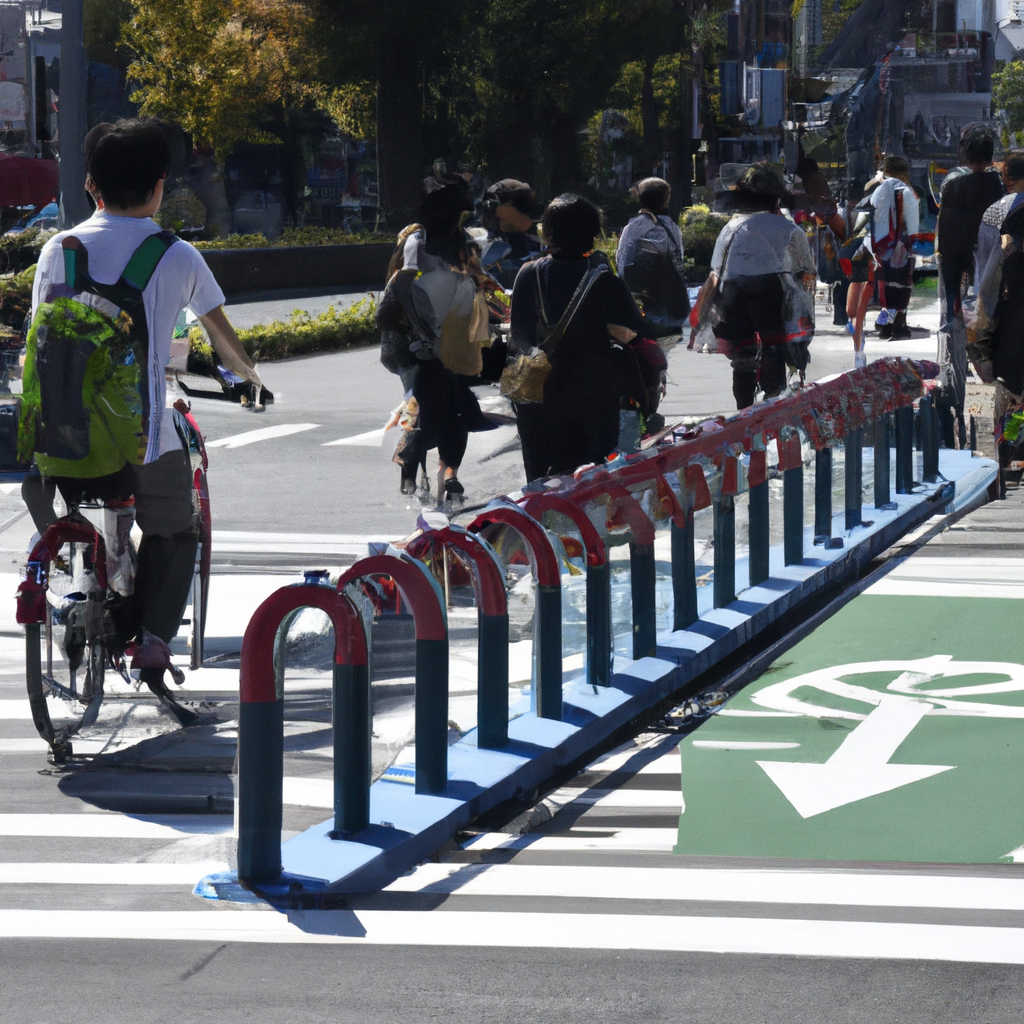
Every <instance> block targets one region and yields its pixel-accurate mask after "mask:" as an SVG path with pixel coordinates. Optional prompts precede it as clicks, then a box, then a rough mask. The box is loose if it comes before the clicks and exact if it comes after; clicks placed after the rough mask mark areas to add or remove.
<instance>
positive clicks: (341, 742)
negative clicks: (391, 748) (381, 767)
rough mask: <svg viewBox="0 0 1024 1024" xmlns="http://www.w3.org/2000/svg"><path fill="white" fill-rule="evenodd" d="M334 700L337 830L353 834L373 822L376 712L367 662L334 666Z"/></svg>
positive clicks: (335, 821)
mask: <svg viewBox="0 0 1024 1024" xmlns="http://www.w3.org/2000/svg"><path fill="white" fill-rule="evenodd" d="M332 702H333V706H332V712H331V721H332V724H333V731H334V765H335V770H334V830H335V831H336V832H338V833H347V834H353V833H356V832H361V831H362V830H363V829H364V828H366V827H367V825H369V824H370V775H371V768H370V765H371V754H370V734H371V732H372V728H373V711H372V706H371V701H370V676H369V672H368V668H367V666H366V665H335V666H334V685H333V689H332Z"/></svg>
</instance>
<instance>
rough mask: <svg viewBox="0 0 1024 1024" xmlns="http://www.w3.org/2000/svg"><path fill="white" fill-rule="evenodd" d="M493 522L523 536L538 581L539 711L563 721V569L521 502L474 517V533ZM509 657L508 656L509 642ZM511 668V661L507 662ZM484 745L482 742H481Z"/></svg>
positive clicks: (497, 506) (541, 715) (542, 715)
mask: <svg viewBox="0 0 1024 1024" xmlns="http://www.w3.org/2000/svg"><path fill="white" fill-rule="evenodd" d="M489 525H495V526H508V527H509V528H511V529H512V530H515V531H516V533H517V534H519V536H520V537H521V538H522V539H523V542H524V543H525V544H526V547H527V550H528V551H529V552H530V564H531V566H532V567H533V573H534V578H535V579H536V581H537V590H536V595H537V596H536V610H535V623H536V630H535V633H534V654H535V657H536V662H537V701H536V705H537V706H536V713H537V716H538V717H539V718H551V719H554V720H555V721H559V722H560V721H561V720H562V582H561V570H560V567H559V564H558V558H557V557H556V555H555V551H554V548H553V547H552V546H551V541H550V540H549V538H548V534H547V531H546V530H545V529H544V527H543V526H541V524H540V523H538V522H537V520H536V519H534V518H533V516H531V515H529V514H528V513H527V512H526V511H524V510H523V509H522V508H520V507H519V506H518V505H515V504H513V503H512V502H509V501H502V502H500V503H498V504H495V505H493V506H492V507H490V508H488V509H487V510H486V511H484V512H481V513H480V515H478V516H477V517H476V519H474V520H473V522H472V523H471V524H470V525H469V530H470V531H471V532H474V533H477V532H479V531H480V530H483V529H484V528H485V527H487V526H489ZM505 656H506V659H507V657H508V653H507V645H506V655H505ZM506 667H507V662H506ZM507 707H508V697H507V694H506V697H505V708H506V713H505V723H504V735H505V737H506V742H507V736H508V714H507ZM482 735H483V734H482V733H481V736H482ZM478 742H479V743H480V745H481V746H483V745H484V744H483V742H482V741H478ZM502 745H504V743H502Z"/></svg>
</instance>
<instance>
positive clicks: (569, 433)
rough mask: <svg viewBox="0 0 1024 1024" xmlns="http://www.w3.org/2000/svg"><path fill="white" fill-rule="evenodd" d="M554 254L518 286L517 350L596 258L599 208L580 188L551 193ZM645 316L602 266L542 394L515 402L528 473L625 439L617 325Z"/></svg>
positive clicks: (632, 327)
mask: <svg viewBox="0 0 1024 1024" xmlns="http://www.w3.org/2000/svg"><path fill="white" fill-rule="evenodd" d="M541 228H542V231H543V236H544V243H545V245H546V246H547V252H548V254H547V255H546V256H543V257H541V258H540V259H537V260H533V261H531V262H530V263H527V264H525V265H524V266H523V268H522V270H520V271H519V276H518V277H517V278H516V283H515V288H514V289H513V292H512V338H511V348H512V351H513V353H514V354H528V353H529V352H531V351H532V350H533V349H534V348H536V347H537V346H538V344H539V343H540V342H542V341H543V338H544V336H545V335H546V333H547V332H546V330H545V324H547V325H551V326H554V325H555V324H557V323H558V321H559V319H560V318H561V316H562V314H563V313H564V312H565V310H566V309H567V307H568V306H569V304H570V302H571V301H572V297H573V295H574V294H575V292H576V289H577V287H578V286H579V284H580V282H581V281H582V280H583V278H584V275H586V274H588V273H589V272H590V271H591V270H592V268H593V267H594V266H595V261H594V260H592V259H590V258H588V255H589V254H590V253H591V250H592V249H593V248H594V240H595V239H596V238H597V236H598V235H599V234H600V232H601V217H600V214H599V213H598V212H597V209H596V208H595V207H594V206H593V205H592V204H591V203H589V202H588V201H587V200H586V199H584V198H583V197H582V196H578V195H572V194H565V195H561V196H559V197H558V198H557V199H554V200H552V202H551V203H550V205H549V206H548V208H547V209H546V210H545V211H544V217H543V219H542V221H541ZM643 329H644V320H643V317H642V315H641V314H640V311H639V310H638V309H637V307H636V303H635V302H634V301H633V297H632V296H631V295H630V293H629V290H628V289H627V288H626V286H625V284H624V283H623V282H622V281H621V280H620V279H619V278H617V277H616V276H615V275H614V274H612V273H611V272H610V271H608V270H607V267H605V269H604V271H603V272H602V273H599V274H598V275H597V277H596V278H595V280H594V283H593V285H592V286H591V288H590V291H589V292H588V294H587V296H586V298H585V299H584V300H583V301H582V303H581V304H580V306H579V308H578V310H577V312H576V315H575V316H574V317H573V318H572V321H571V322H570V324H569V326H568V327H567V329H566V331H565V333H564V335H563V336H562V338H561V339H560V340H559V341H558V343H557V346H555V347H553V349H552V351H551V352H549V353H548V357H549V360H550V362H551V373H550V375H549V376H548V379H547V381H546V383H545V386H544V401H543V402H537V403H526V404H517V406H516V415H517V418H518V427H519V437H520V440H521V441H522V446H523V466H524V468H525V470H526V478H527V480H528V481H529V480H536V479H539V478H540V477H544V476H552V475H556V474H560V473H571V472H572V471H573V470H575V469H576V468H578V467H579V466H582V465H588V464H590V463H596V462H601V461H603V460H604V458H605V457H606V456H607V455H609V454H610V453H611V452H612V451H613V450H614V449H615V447H616V445H617V444H618V438H619V410H620V407H621V403H622V395H623V385H622V369H621V367H622V363H621V362H620V353H619V351H618V350H617V349H616V348H614V347H613V344H612V341H611V337H610V334H609V331H610V330H613V331H614V334H615V336H616V338H617V340H619V341H621V342H625V341H628V340H630V339H631V338H633V337H635V336H636V335H637V334H638V333H641V332H642V331H643Z"/></svg>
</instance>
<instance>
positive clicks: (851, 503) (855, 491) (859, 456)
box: [844, 427, 864, 531]
mask: <svg viewBox="0 0 1024 1024" xmlns="http://www.w3.org/2000/svg"><path fill="white" fill-rule="evenodd" d="M863 442H864V432H863V430H861V428H859V427H858V428H857V429H856V430H851V431H850V432H849V433H848V434H847V435H846V450H845V456H846V459H845V470H846V472H845V474H844V475H845V478H846V480H845V483H846V486H845V489H844V491H845V495H846V529H847V530H848V531H849V530H852V529H853V528H854V527H856V526H860V525H861V524H862V523H863V521H864V520H863V517H862V515H861V505H862V503H863V501H864V453H863V450H862V445H863Z"/></svg>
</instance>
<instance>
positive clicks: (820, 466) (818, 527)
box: [814, 448, 832, 547]
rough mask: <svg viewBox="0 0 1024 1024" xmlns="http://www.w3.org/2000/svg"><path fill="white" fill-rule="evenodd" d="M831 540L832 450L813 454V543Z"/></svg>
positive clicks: (821, 450)
mask: <svg viewBox="0 0 1024 1024" xmlns="http://www.w3.org/2000/svg"><path fill="white" fill-rule="evenodd" d="M831 540H832V449H831V448H822V449H820V450H819V451H816V452H815V453H814V543H815V544H824V545H825V546H826V547H828V546H829V542H830V541H831Z"/></svg>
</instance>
